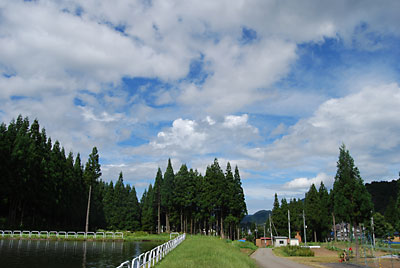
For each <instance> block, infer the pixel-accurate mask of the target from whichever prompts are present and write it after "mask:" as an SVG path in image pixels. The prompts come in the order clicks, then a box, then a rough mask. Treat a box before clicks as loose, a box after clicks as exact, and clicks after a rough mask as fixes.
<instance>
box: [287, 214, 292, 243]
mask: <svg viewBox="0 0 400 268" xmlns="http://www.w3.org/2000/svg"><path fill="white" fill-rule="evenodd" d="M287 217H288V226H289V242H290V239H291V238H292V237H291V236H290V210H288V211H287Z"/></svg>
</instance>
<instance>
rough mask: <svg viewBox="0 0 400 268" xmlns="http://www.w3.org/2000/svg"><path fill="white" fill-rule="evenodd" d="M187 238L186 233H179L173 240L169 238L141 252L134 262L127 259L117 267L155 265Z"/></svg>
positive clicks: (140, 267)
mask: <svg viewBox="0 0 400 268" xmlns="http://www.w3.org/2000/svg"><path fill="white" fill-rule="evenodd" d="M185 238H186V234H182V235H179V236H178V237H176V238H174V239H173V240H169V241H168V242H165V243H164V244H162V245H160V246H158V247H155V248H153V249H151V250H149V251H147V252H145V253H142V254H140V255H139V256H137V257H136V258H134V259H133V260H132V262H129V261H125V262H123V263H121V264H120V265H119V266H118V267H117V268H150V267H154V266H155V265H156V264H157V263H158V262H159V261H161V260H162V259H163V258H164V257H165V255H167V254H168V253H169V252H170V251H171V250H173V249H174V248H176V247H177V246H178V245H179V244H180V243H182V241H184V240H185Z"/></svg>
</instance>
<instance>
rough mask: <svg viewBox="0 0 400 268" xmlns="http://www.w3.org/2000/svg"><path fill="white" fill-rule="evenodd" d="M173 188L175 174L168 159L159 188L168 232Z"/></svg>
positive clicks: (172, 208)
mask: <svg viewBox="0 0 400 268" xmlns="http://www.w3.org/2000/svg"><path fill="white" fill-rule="evenodd" d="M174 189H175V175H174V170H173V169H172V164H171V159H168V166H167V169H166V170H165V173H164V181H163V184H162V188H161V203H162V206H163V207H164V209H165V224H166V229H167V233H169V232H170V219H169V217H170V215H171V212H173V210H174V207H173V206H174Z"/></svg>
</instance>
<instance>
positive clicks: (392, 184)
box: [365, 179, 400, 215]
mask: <svg viewBox="0 0 400 268" xmlns="http://www.w3.org/2000/svg"><path fill="white" fill-rule="evenodd" d="M399 180H400V179H399ZM399 180H392V181H373V182H371V183H366V184H365V187H366V188H367V191H368V192H369V193H370V194H371V199H372V203H374V208H375V211H376V212H379V213H381V214H382V215H383V214H385V210H386V207H387V205H388V203H389V200H390V197H392V198H393V199H394V200H396V198H397V192H398V189H399V186H398V185H399V183H400V182H399Z"/></svg>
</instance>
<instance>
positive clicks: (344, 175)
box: [333, 144, 373, 258]
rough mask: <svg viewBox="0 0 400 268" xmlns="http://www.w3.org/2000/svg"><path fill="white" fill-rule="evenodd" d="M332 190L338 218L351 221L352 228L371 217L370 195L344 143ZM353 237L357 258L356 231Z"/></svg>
mask: <svg viewBox="0 0 400 268" xmlns="http://www.w3.org/2000/svg"><path fill="white" fill-rule="evenodd" d="M333 192H334V211H335V215H336V216H337V217H338V218H339V219H340V220H342V221H344V222H347V223H351V224H353V226H354V228H357V227H358V224H360V223H362V222H363V221H364V220H366V219H369V218H370V217H371V211H372V208H373V207H372V202H371V196H370V194H369V193H368V192H367V190H366V188H365V185H364V183H363V180H362V178H361V176H360V172H359V170H358V168H357V167H356V166H355V165H354V160H353V158H352V157H351V156H350V153H349V151H348V150H347V149H346V147H345V145H344V144H343V145H342V146H341V147H340V154H339V160H338V162H337V172H336V176H335V182H334V184H333ZM355 239H356V257H357V258H358V236H357V232H355Z"/></svg>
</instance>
